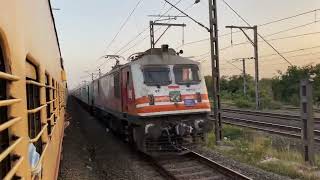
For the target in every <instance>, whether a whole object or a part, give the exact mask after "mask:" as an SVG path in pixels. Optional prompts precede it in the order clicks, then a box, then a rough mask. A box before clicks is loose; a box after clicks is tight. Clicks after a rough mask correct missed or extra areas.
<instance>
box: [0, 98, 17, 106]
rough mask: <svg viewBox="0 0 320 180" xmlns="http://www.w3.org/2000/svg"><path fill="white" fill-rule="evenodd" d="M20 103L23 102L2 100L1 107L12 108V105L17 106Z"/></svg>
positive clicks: (0, 101)
mask: <svg viewBox="0 0 320 180" xmlns="http://www.w3.org/2000/svg"><path fill="white" fill-rule="evenodd" d="M18 102H21V99H6V100H0V107H4V106H11V105H13V104H16V103H18Z"/></svg>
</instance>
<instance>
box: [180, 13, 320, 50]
mask: <svg viewBox="0 0 320 180" xmlns="http://www.w3.org/2000/svg"><path fill="white" fill-rule="evenodd" d="M317 11H320V9H314V10H311V11H306V12H303V13H300V14H296V15H293V16H288V17H285V18H281V19H277V20H273V21H270V22H267V23H264V24H260V25H257V26H258V27H262V26H266V25H270V24H274V23H278V22H281V21H285V20H288V19H292V18H296V17H299V16H302V15H306V14H310V13H313V12H315V13H316V12H317ZM316 22H318V21H313V22H312V23H308V24H304V25H302V26H298V27H294V28H292V29H288V30H286V31H289V30H293V29H297V28H300V27H304V26H307V25H311V24H313V23H316ZM240 32H242V31H241V30H239V31H234V32H232V34H236V33H240ZM284 32H285V31H284ZM230 34H231V33H225V34H220V35H219V37H224V36H227V35H230ZM209 40H210V39H209V38H205V39H200V40H196V41H191V42H187V43H185V44H184V45H189V44H194V43H198V42H203V41H209ZM184 45H181V46H179V47H178V48H180V47H182V46H184Z"/></svg>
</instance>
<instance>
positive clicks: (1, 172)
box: [0, 45, 11, 179]
mask: <svg viewBox="0 0 320 180" xmlns="http://www.w3.org/2000/svg"><path fill="white" fill-rule="evenodd" d="M5 70H6V69H5V64H4V57H3V54H2V49H1V45H0V72H5ZM7 85H8V83H7V81H6V80H4V79H0V101H2V100H6V99H7ZM8 119H9V118H8V108H7V106H2V107H0V124H3V123H6V122H7V121H8ZM8 147H9V131H8V129H5V130H3V131H1V132H0V152H3V151H4V150H6V149H7V148H8ZM10 164H11V163H10V156H6V157H5V158H4V159H3V160H2V161H1V162H0V179H2V178H4V177H5V175H6V174H7V173H8V172H9V170H10V168H11V165H10Z"/></svg>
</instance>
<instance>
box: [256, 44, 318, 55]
mask: <svg viewBox="0 0 320 180" xmlns="http://www.w3.org/2000/svg"><path fill="white" fill-rule="evenodd" d="M316 48H320V45H319V46H313V47H308V48H300V49H295V50H290V51H285V52H282V54H289V53H293V52H298V51H306V50H310V49H316ZM275 55H277V54H268V55H263V56H260V58H266V57H270V56H275Z"/></svg>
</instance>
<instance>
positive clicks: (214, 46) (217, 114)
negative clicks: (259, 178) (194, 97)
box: [209, 0, 222, 144]
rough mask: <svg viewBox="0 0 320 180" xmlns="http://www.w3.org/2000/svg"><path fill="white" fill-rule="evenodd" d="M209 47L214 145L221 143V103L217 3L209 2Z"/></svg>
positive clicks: (210, 0)
mask: <svg viewBox="0 0 320 180" xmlns="http://www.w3.org/2000/svg"><path fill="white" fill-rule="evenodd" d="M209 23H210V28H209V32H210V47H211V66H212V79H213V89H212V95H213V117H214V119H215V135H216V144H220V142H221V141H222V122H221V102H220V68H219V41H218V17H217V1H216V0H209Z"/></svg>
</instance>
